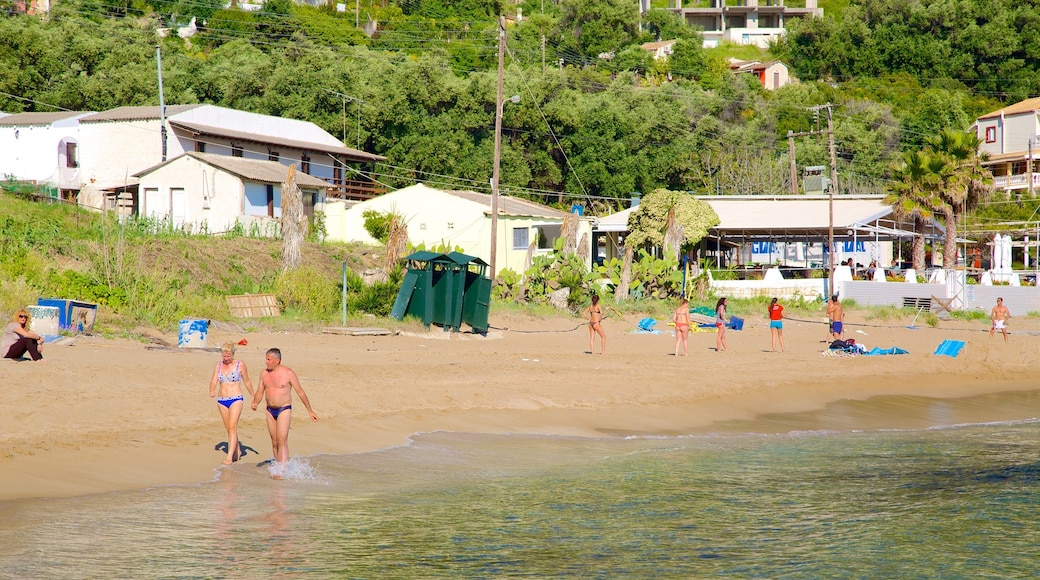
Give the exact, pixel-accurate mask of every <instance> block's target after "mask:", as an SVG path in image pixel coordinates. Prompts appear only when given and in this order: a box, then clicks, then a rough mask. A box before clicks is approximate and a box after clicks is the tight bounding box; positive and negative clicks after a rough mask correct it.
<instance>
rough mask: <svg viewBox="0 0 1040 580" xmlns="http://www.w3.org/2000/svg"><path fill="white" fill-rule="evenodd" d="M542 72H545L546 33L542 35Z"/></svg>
mask: <svg viewBox="0 0 1040 580" xmlns="http://www.w3.org/2000/svg"><path fill="white" fill-rule="evenodd" d="M542 74H543V75H544V74H545V35H544V34H543V35H542Z"/></svg>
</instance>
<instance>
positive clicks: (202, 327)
mask: <svg viewBox="0 0 1040 580" xmlns="http://www.w3.org/2000/svg"><path fill="white" fill-rule="evenodd" d="M208 334H209V320H206V319H203V318H186V319H184V320H181V322H180V325H179V326H178V329H177V348H206V337H207V335H208Z"/></svg>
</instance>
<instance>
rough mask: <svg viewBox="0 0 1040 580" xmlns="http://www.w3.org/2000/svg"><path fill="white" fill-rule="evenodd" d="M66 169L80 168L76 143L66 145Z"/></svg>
mask: <svg viewBox="0 0 1040 580" xmlns="http://www.w3.org/2000/svg"><path fill="white" fill-rule="evenodd" d="M65 167H79V158H77V157H76V144H75V143H72V142H67V143H65Z"/></svg>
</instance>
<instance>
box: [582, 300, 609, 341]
mask: <svg viewBox="0 0 1040 580" xmlns="http://www.w3.org/2000/svg"><path fill="white" fill-rule="evenodd" d="M581 315H582V316H584V317H585V319H586V320H588V321H589V354H593V353H594V352H596V351H595V349H594V348H593V347H594V346H595V342H596V335H597V334H598V335H599V352H600V354H604V353H606V351H607V334H606V333H605V332H603V316H604V314H603V307H602V306H600V304H599V295H598V294H593V295H592V304H590V305H589V307H588V308H586V309H585V311H584V312H582V313H581Z"/></svg>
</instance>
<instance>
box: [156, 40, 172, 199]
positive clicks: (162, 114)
mask: <svg viewBox="0 0 1040 580" xmlns="http://www.w3.org/2000/svg"><path fill="white" fill-rule="evenodd" d="M155 66H156V68H158V69H159V123H160V127H159V134H160V136H161V138H162V161H163V163H165V162H166V101H165V99H164V98H163V87H162V48H161V47H159V46H156V47H155ZM171 208H172V206H171ZM171 211H172V209H171Z"/></svg>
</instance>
